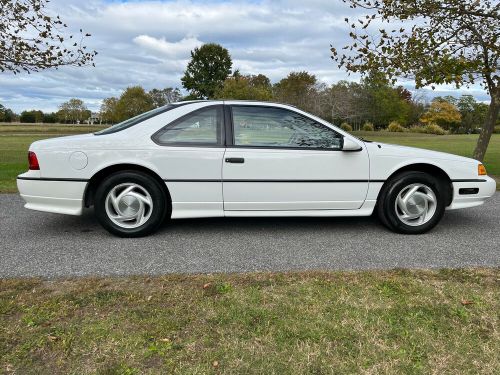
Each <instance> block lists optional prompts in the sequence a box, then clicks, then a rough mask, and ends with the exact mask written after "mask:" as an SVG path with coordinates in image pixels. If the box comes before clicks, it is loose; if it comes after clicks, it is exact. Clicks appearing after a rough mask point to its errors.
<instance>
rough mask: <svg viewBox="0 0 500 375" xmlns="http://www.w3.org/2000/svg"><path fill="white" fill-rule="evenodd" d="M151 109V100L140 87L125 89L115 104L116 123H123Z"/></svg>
mask: <svg viewBox="0 0 500 375" xmlns="http://www.w3.org/2000/svg"><path fill="white" fill-rule="evenodd" d="M151 109H153V100H152V99H151V97H150V96H149V95H148V94H147V93H146V91H144V89H143V88H142V87H141V86H133V87H127V89H126V90H125V91H124V92H123V94H121V96H120V98H119V99H118V101H117V102H116V121H124V120H127V119H129V118H131V117H134V116H137V115H140V114H141V113H144V112H147V111H149V110H151Z"/></svg>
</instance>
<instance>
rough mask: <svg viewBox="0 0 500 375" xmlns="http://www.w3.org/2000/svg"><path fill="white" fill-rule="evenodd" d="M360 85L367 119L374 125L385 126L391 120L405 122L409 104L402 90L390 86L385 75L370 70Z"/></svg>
mask: <svg viewBox="0 0 500 375" xmlns="http://www.w3.org/2000/svg"><path fill="white" fill-rule="evenodd" d="M362 85H363V88H364V90H365V98H364V100H365V102H366V105H367V107H368V111H367V112H368V113H367V114H368V120H370V121H371V122H373V124H374V125H375V126H376V127H386V126H387V125H388V124H389V123H390V122H393V121H397V122H398V123H400V124H403V125H406V124H407V122H408V115H409V113H410V105H409V103H408V100H407V95H405V93H404V91H401V89H400V88H394V87H392V86H391V84H390V82H389V80H388V79H387V78H386V77H385V75H384V74H382V73H381V72H378V71H372V72H370V73H369V74H368V75H367V76H365V78H364V79H363V80H362Z"/></svg>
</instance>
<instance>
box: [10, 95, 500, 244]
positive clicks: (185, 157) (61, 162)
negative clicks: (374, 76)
mask: <svg viewBox="0 0 500 375" xmlns="http://www.w3.org/2000/svg"><path fill="white" fill-rule="evenodd" d="M28 159H29V170H28V171H27V172H26V173H23V174H21V175H19V176H18V177H17V185H18V189H19V192H20V194H21V196H22V198H23V199H24V200H25V201H26V205H25V207H26V208H29V209H33V210H38V211H45V212H53V213H60V214H69V215H81V214H82V211H83V208H84V207H91V206H94V212H95V215H96V217H97V219H98V220H99V222H100V223H101V224H102V226H103V227H104V228H105V229H107V230H108V231H109V232H111V233H113V234H115V235H118V236H122V237H138V236H144V235H147V234H150V233H152V232H154V231H155V230H157V229H158V228H159V227H160V226H161V225H162V223H163V222H164V221H165V219H167V218H171V219H179V218H202V217H224V216H227V217H235V216H254V217H255V216H267V217H269V216H304V217H305V216H330V217H335V216H370V215H372V213H374V212H376V214H377V215H378V216H379V217H380V220H381V221H382V223H383V224H384V225H386V226H387V227H388V228H390V229H391V230H393V231H396V232H400V233H407V234H418V233H424V232H426V231H428V230H430V229H431V228H433V227H434V226H435V225H436V224H437V223H438V222H439V221H440V219H441V218H442V216H443V214H444V212H445V210H452V209H459V208H466V207H474V206H478V205H481V204H482V203H484V201H485V200H486V199H487V198H489V197H491V196H492V195H493V194H494V192H495V189H496V183H495V181H494V180H493V179H492V178H490V177H488V176H487V175H486V170H485V168H484V166H483V165H482V164H481V163H480V162H478V161H476V160H473V159H469V158H464V157H460V156H456V155H451V154H446V153H441V152H435V151H429V150H423V149H417V148H410V147H403V146H396V145H389V144H383V143H378V142H369V141H366V140H362V139H358V138H356V137H354V136H353V135H351V134H349V133H347V132H345V131H343V130H342V129H340V128H338V127H336V126H334V125H332V124H330V123H328V122H327V121H324V120H322V119H321V118H318V117H316V116H313V115H311V114H309V113H306V112H304V111H302V110H300V109H298V108H295V107H292V106H288V105H283V104H276V103H268V102H253V101H233V100H225V101H222V100H221V101H189V102H180V103H173V104H169V105H167V106H164V107H161V108H158V109H155V110H153V111H150V112H147V113H144V114H142V115H139V116H137V117H134V118H132V119H129V120H127V121H124V122H122V123H120V124H117V125H114V126H111V127H110V128H107V129H104V130H102V131H99V132H97V133H94V134H85V135H76V136H68V137H60V138H53V139H48V140H42V141H37V142H34V143H33V144H32V145H31V146H30V148H29V152H28Z"/></svg>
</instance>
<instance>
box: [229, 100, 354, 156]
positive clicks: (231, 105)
mask: <svg viewBox="0 0 500 375" xmlns="http://www.w3.org/2000/svg"><path fill="white" fill-rule="evenodd" d="M225 106H226V107H230V109H229V111H228V112H229V114H230V125H231V126H230V133H229V134H228V133H226V139H227V142H226V147H227V148H242V149H244V148H250V149H265V150H272V149H274V150H302V151H335V152H336V151H343V150H342V148H343V146H344V138H345V136H344V135H343V134H342V133H339V132H337V131H336V130H335V129H332V128H330V127H328V126H326V125H325V124H322V123H321V122H318V121H316V120H315V119H313V118H311V117H309V116H307V115H304V114H302V113H299V112H297V111H293V110H291V109H289V108H282V107H277V106H273V105H245V104H229V105H227V104H226V105H225ZM233 107H245V108H274V109H282V110H284V111H288V112H293V113H296V114H298V115H300V116H303V117H305V118H307V119H309V120H311V121H314V122H315V123H316V124H318V125H321V126H324V127H325V128H327V129H329V130H332V131H334V132H336V133H337V134H338V135H339V136H340V137H341V138H340V140H341V144H340V148H338V149H336V148H324V147H293V146H288V147H287V146H251V145H237V144H235V142H234V121H233ZM361 150H362V148H361V149H360V150H359V151H361Z"/></svg>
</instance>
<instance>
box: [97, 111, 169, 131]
mask: <svg viewBox="0 0 500 375" xmlns="http://www.w3.org/2000/svg"><path fill="white" fill-rule="evenodd" d="M176 107H178V106H177V105H174V104H167V105H165V106H163V107H160V108H155V109H153V110H151V111H149V112H145V113H142V114H140V115H138V116H135V117H132V118H129V119H128V120H125V121H122V122H120V123H118V124H115V125H113V126H111V127H109V128H106V129H103V130H100V131H98V132H95V133H94V134H95V135H105V134H112V133H116V132H119V131H122V130H124V129H127V128H130V127H131V126H134V125H137V124H139V123H140V122H143V121H145V120H147V119H150V118H151V117H154V116H156V115H159V114H160V113H164V112H167V111H170V110H171V109H174V108H176Z"/></svg>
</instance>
